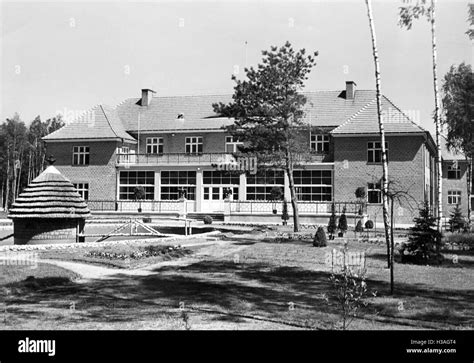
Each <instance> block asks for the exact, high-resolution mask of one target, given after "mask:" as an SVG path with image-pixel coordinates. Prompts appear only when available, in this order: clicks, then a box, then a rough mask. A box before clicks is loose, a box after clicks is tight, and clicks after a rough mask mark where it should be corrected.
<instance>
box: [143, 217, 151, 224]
mask: <svg viewBox="0 0 474 363" xmlns="http://www.w3.org/2000/svg"><path fill="white" fill-rule="evenodd" d="M143 223H151V218H150V217H144V218H143Z"/></svg>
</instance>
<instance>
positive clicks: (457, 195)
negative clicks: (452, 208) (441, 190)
mask: <svg viewBox="0 0 474 363" xmlns="http://www.w3.org/2000/svg"><path fill="white" fill-rule="evenodd" d="M448 204H450V205H457V204H461V191H460V190H448Z"/></svg>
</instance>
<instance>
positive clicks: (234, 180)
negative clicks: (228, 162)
mask: <svg viewBox="0 0 474 363" xmlns="http://www.w3.org/2000/svg"><path fill="white" fill-rule="evenodd" d="M202 177H203V178H202V182H203V184H236V185H239V183H240V175H239V174H238V173H231V172H229V171H220V170H209V171H204V172H203V175H202Z"/></svg>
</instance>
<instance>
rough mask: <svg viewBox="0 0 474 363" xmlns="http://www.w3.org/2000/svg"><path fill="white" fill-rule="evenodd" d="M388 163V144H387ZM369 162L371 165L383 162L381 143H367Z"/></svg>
mask: <svg viewBox="0 0 474 363" xmlns="http://www.w3.org/2000/svg"><path fill="white" fill-rule="evenodd" d="M385 150H386V152H387V161H388V142H386V143H385ZM367 161H368V162H369V163H381V162H382V143H381V142H380V141H369V142H368V143H367Z"/></svg>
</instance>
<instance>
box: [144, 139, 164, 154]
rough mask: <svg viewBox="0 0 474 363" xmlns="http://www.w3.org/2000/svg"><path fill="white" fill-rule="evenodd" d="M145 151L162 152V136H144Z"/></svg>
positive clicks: (149, 152)
mask: <svg viewBox="0 0 474 363" xmlns="http://www.w3.org/2000/svg"><path fill="white" fill-rule="evenodd" d="M146 153H147V154H163V138H162V137H147V138H146Z"/></svg>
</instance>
